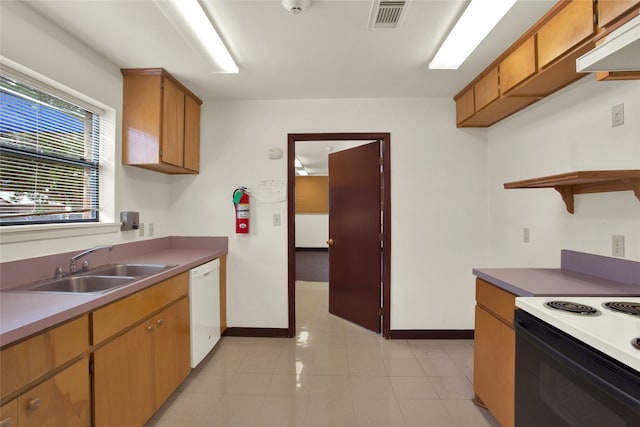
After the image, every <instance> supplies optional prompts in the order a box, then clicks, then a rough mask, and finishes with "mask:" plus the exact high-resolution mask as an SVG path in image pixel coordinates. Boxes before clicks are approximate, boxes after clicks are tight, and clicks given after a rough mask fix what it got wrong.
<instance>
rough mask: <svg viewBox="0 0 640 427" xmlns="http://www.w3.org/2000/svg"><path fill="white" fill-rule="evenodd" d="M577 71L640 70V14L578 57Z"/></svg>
mask: <svg viewBox="0 0 640 427" xmlns="http://www.w3.org/2000/svg"><path fill="white" fill-rule="evenodd" d="M576 71H577V72H579V73H584V72H595V71H640V15H639V16H636V17H635V18H633V19H632V20H630V21H629V22H627V23H625V24H624V25H622V26H621V27H620V28H618V29H616V30H615V31H612V32H611V34H609V35H608V36H606V38H605V41H604V42H603V43H602V44H600V45H599V46H597V47H595V48H594V49H592V50H591V51H589V52H588V53H586V54H584V55H582V56H581V57H580V58H578V59H576Z"/></svg>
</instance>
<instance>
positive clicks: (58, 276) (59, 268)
mask: <svg viewBox="0 0 640 427" xmlns="http://www.w3.org/2000/svg"><path fill="white" fill-rule="evenodd" d="M63 276H64V270H62V266H61V265H59V266H57V267H56V269H55V271H54V272H53V277H55V278H56V279H61V278H62V277H63Z"/></svg>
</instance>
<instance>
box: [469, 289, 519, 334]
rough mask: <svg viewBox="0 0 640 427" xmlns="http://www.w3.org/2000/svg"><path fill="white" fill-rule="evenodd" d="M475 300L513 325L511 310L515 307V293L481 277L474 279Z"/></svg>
mask: <svg viewBox="0 0 640 427" xmlns="http://www.w3.org/2000/svg"><path fill="white" fill-rule="evenodd" d="M476 302H477V304H478V305H479V306H481V307H483V308H484V309H485V310H487V311H489V312H490V313H493V314H494V315H496V316H497V317H498V318H500V319H501V320H503V321H504V322H506V323H507V324H509V325H513V311H514V310H515V307H516V297H515V295H513V294H511V293H509V292H507V291H504V290H502V289H500V288H498V287H497V286H495V285H492V284H491V283H489V282H485V281H484V280H482V279H476Z"/></svg>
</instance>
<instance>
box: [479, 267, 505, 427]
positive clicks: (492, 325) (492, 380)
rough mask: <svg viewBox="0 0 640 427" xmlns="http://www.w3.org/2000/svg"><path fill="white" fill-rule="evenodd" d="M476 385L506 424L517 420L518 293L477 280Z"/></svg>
mask: <svg viewBox="0 0 640 427" xmlns="http://www.w3.org/2000/svg"><path fill="white" fill-rule="evenodd" d="M476 302H477V305H476V317H475V336H474V341H475V344H474V369H473V387H474V392H475V395H476V399H479V400H480V401H481V403H482V404H484V405H486V407H487V408H488V409H489V410H490V411H491V413H492V414H493V416H494V417H495V418H496V419H497V420H498V421H499V422H500V425H502V427H513V426H514V423H515V348H516V337H515V330H514V329H513V312H514V310H515V296H514V295H512V294H510V293H509V292H506V291H503V290H502V289H499V288H498V287H496V286H493V285H491V284H489V283H487V282H485V281H483V280H480V279H477V281H476Z"/></svg>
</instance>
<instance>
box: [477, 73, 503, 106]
mask: <svg viewBox="0 0 640 427" xmlns="http://www.w3.org/2000/svg"><path fill="white" fill-rule="evenodd" d="M474 90H475V96H476V99H475V103H476V111H480V110H482V109H483V108H484V107H486V106H487V105H488V104H490V103H491V102H493V101H495V100H496V99H498V97H499V96H500V89H499V84H498V67H496V68H494V69H493V70H491V71H490V72H489V74H487V75H486V76H484V77H483V78H482V79H481V80H480V81H479V82H478V83H476V85H475V88H474Z"/></svg>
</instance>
